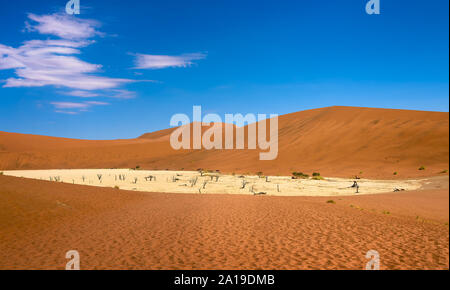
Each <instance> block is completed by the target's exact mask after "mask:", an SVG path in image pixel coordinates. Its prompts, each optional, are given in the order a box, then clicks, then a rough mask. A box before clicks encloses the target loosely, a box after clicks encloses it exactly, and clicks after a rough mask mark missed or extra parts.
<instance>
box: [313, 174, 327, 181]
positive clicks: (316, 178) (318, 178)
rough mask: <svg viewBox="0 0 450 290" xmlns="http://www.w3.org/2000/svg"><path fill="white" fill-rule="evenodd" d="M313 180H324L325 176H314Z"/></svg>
mask: <svg viewBox="0 0 450 290" xmlns="http://www.w3.org/2000/svg"><path fill="white" fill-rule="evenodd" d="M312 179H313V180H325V178H323V177H322V176H320V175H319V176H314V177H313V178H312Z"/></svg>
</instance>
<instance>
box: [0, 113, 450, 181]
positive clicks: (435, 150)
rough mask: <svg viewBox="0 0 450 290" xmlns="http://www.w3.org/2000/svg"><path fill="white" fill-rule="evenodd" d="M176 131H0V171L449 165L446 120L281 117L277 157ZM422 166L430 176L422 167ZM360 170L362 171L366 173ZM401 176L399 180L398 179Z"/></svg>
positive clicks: (373, 172)
mask: <svg viewBox="0 0 450 290" xmlns="http://www.w3.org/2000/svg"><path fill="white" fill-rule="evenodd" d="M172 131H173V129H167V130H162V131H158V132H154V133H149V134H145V135H143V136H142V137H140V138H137V139H130V140H114V141H84V140H72V139H64V138H52V137H44V136H33V135H23V134H14V133H4V132H0V169H2V170H12V169H65V168H131V167H135V166H137V165H139V166H141V168H145V169H159V170H161V169H173V170H180V169H184V170H196V169H198V168H204V169H210V170H221V171H222V172H227V173H231V172H236V173H256V172H259V171H262V172H264V173H265V174H280V175H290V174H291V173H292V172H293V171H301V172H305V173H311V172H313V171H318V172H321V173H322V175H324V176H336V177H349V176H354V175H362V176H363V177H368V178H409V177H419V176H434V175H439V174H440V172H442V171H444V170H447V169H448V167H449V114H448V113H440V112H422V111H408V110H389V109H370V108H353V107H329V108H323V109H316V110H308V111H303V112H298V113H293V114H288V115H283V116H280V118H279V155H278V158H277V159H276V160H274V161H260V160H259V151H255V150H231V151H230V150H219V151H216V150H212V151H211V150H210V151H207V150H180V151H175V150H173V149H171V147H170V144H169V137H170V133H171V132H172ZM421 166H425V167H426V170H424V171H419V170H418V168H419V167H421ZM361 172H363V173H362V174H361ZM394 172H398V175H396V176H394V175H393V173H394Z"/></svg>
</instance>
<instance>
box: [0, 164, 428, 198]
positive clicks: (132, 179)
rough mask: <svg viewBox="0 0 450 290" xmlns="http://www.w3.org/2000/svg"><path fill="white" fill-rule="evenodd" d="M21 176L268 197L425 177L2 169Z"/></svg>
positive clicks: (375, 188) (401, 186)
mask: <svg viewBox="0 0 450 290" xmlns="http://www.w3.org/2000/svg"><path fill="white" fill-rule="evenodd" d="M4 174H5V175H7V176H15V177H25V178H32V179H39V180H47V181H53V182H64V183H71V184H79V185H89V186H100V187H113V188H116V189H124V190H134V191H144V192H164V193H191V194H245V195H270V196H352V195H361V194H375V193H386V192H393V191H409V190H416V189H419V188H421V187H422V185H423V184H424V183H425V182H426V180H424V179H422V180H418V179H415V180H384V181H383V180H367V179H360V180H357V182H358V185H359V189H358V190H357V189H356V188H355V187H352V186H353V185H354V181H355V180H354V179H345V178H322V177H321V178H317V179H313V178H306V179H292V177H290V176H244V175H224V174H220V173H217V172H215V173H203V172H196V171H147V170H131V169H74V170H23V171H5V172H4Z"/></svg>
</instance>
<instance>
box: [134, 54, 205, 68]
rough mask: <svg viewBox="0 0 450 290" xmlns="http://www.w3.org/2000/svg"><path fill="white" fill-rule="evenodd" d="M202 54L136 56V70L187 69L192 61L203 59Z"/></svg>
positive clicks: (203, 55)
mask: <svg viewBox="0 0 450 290" xmlns="http://www.w3.org/2000/svg"><path fill="white" fill-rule="evenodd" d="M205 58H206V54H204V53H186V54H181V55H153V54H136V59H135V65H136V67H135V68H136V69H163V68H169V67H188V66H191V65H193V64H194V62H193V61H194V60H201V59H205Z"/></svg>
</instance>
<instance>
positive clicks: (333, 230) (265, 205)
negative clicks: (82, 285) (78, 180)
mask: <svg viewBox="0 0 450 290" xmlns="http://www.w3.org/2000/svg"><path fill="white" fill-rule="evenodd" d="M447 185H448V179H447ZM328 199H329V198H322V197H317V198H312V197H281V198H280V197H254V196H226V195H179V194H161V193H139V192H129V191H121V190H115V189H111V188H95V187H86V186H78V185H71V184H62V183H51V182H46V181H38V180H27V179H20V178H13V177H6V176H0V224H1V226H0V269H64V268H65V264H66V263H67V260H66V259H65V253H66V252H67V251H69V250H77V251H79V253H80V255H81V268H82V269H363V268H364V266H365V264H366V263H367V260H366V259H365V254H366V252H367V251H369V250H372V249H373V250H377V251H378V252H379V253H380V258H381V269H449V228H448V219H449V217H448V212H449V208H448V205H449V192H448V186H447V188H446V189H440V190H425V191H417V192H407V193H399V194H394V193H391V194H385V195H376V196H355V197H342V198H335V202H336V204H329V203H327V200H328ZM350 205H352V207H351V206H350ZM386 211H389V214H386ZM383 212H385V213H383Z"/></svg>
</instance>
